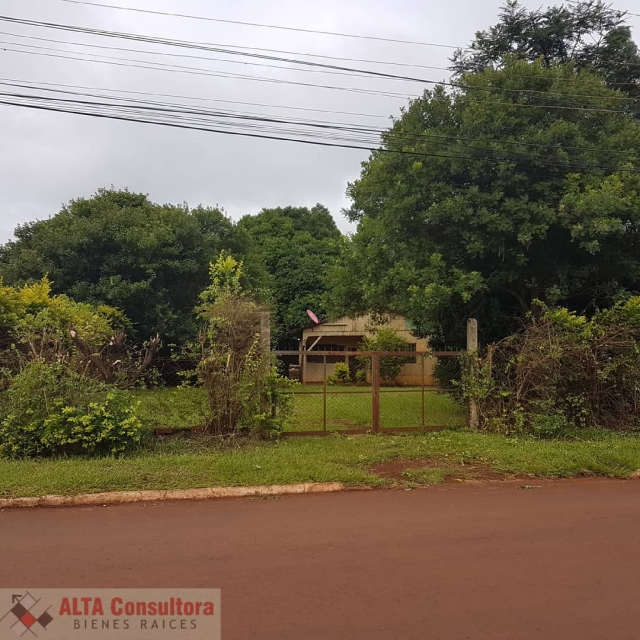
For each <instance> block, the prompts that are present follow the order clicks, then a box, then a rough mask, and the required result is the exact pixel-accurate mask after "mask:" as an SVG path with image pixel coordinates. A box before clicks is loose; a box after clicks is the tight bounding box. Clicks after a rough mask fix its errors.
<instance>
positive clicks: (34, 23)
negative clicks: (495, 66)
mask: <svg viewBox="0 0 640 640" xmlns="http://www.w3.org/2000/svg"><path fill="white" fill-rule="evenodd" d="M0 21H8V22H16V23H18V24H28V25H29V26H38V27H45V28H53V29H62V30H65V31H73V32H75V33H85V34H91V35H100V36H105V37H112V38H113V37H115V38H124V39H129V40H135V41H141V42H148V43H153V44H166V45H170V46H179V47H184V46H186V47H188V48H197V49H202V50H206V51H214V52H216V53H225V54H229V55H240V56H248V57H255V58H260V59H268V60H272V61H279V62H286V63H288V64H296V65H304V66H311V67H314V68H321V69H328V70H331V71H344V72H347V73H352V74H362V75H366V76H371V77H373V78H385V79H391V80H402V81H410V82H417V83H422V84H440V85H443V86H448V87H452V88H455V89H463V90H475V91H489V92H491V91H493V92H503V93H519V94H527V93H533V94H539V95H548V96H552V95H555V96H561V97H582V98H598V99H604V100H621V101H627V102H629V101H630V102H635V99H634V98H630V97H628V96H593V95H588V94H566V93H555V94H554V92H549V91H538V90H534V89H508V88H500V87H486V86H475V85H466V84H461V83H457V82H445V81H436V80H428V79H426V78H417V77H414V76H402V75H397V74H390V73H383V72H380V71H372V70H369V69H359V68H352V67H346V66H341V65H328V64H323V63H318V62H310V61H307V60H299V59H293V58H281V57H277V56H265V55H262V54H255V53H247V52H242V51H237V50H235V51H234V50H230V49H222V48H218V47H210V46H207V45H198V44H197V43H189V42H185V41H178V40H167V39H163V38H155V37H152V36H141V35H138V34H130V33H120V32H111V31H104V30H100V29H93V28H89V27H77V26H74V25H61V24H56V23H48V22H39V21H35V20H24V19H21V18H13V17H11V16H0ZM12 44H14V45H15V44H16V43H12ZM17 46H24V47H30V48H41V49H46V47H37V46H36V45H21V44H18V45H17ZM80 46H83V45H80ZM88 46H94V45H88ZM54 51H57V50H56V49H54ZM74 53H75V52H74ZM85 55H89V54H85ZM103 57H107V56H103ZM116 59H117V58H116ZM125 60H126V59H125ZM133 62H144V61H140V60H135V61H133ZM153 64H155V63H153ZM172 66H179V65H172ZM196 69H197V68H196ZM200 71H202V70H201V69H200ZM386 93H390V92H386ZM398 95H399V94H398Z"/></svg>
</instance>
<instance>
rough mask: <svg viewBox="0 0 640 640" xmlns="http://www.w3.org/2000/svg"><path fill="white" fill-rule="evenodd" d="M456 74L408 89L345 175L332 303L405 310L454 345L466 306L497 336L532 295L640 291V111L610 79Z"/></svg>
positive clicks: (514, 72)
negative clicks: (349, 231)
mask: <svg viewBox="0 0 640 640" xmlns="http://www.w3.org/2000/svg"><path fill="white" fill-rule="evenodd" d="M463 81H464V82H463V84H464V85H465V87H467V88H466V89H461V90H458V91H456V92H454V93H447V92H446V91H445V89H444V88H442V87H438V88H436V89H435V90H433V91H427V92H426V93H425V94H424V96H423V97H421V98H419V99H416V100H414V101H413V102H412V103H411V104H410V106H409V107H408V108H407V109H406V110H405V111H404V113H403V114H402V117H400V118H399V119H398V120H397V121H396V122H395V123H394V125H393V126H392V127H391V129H390V130H389V131H388V132H387V133H385V134H384V136H383V148H384V150H381V151H376V152H374V153H372V154H371V157H370V159H369V160H368V161H367V162H366V163H364V166H363V170H362V174H361V177H360V179H359V180H357V181H356V182H355V183H353V184H351V185H350V186H349V189H348V193H349V195H350V197H351V199H352V201H353V204H352V206H351V208H350V210H349V211H348V212H347V213H348V216H349V218H350V219H351V220H354V221H357V222H358V225H359V226H358V231H357V233H356V234H355V236H354V238H353V240H352V242H351V243H350V244H349V245H348V246H347V248H346V251H345V255H344V257H343V259H342V263H341V265H340V267H339V268H337V269H335V270H334V272H333V275H332V281H333V293H334V309H335V311H336V312H337V313H339V312H345V311H348V312H352V313H357V312H363V311H378V312H396V313H403V314H406V315H407V316H408V317H409V318H410V319H411V320H412V321H413V323H414V324H415V325H416V326H417V327H418V328H419V330H420V331H421V332H423V333H425V334H430V335H432V336H433V337H434V341H435V343H436V344H448V345H452V346H453V345H460V344H462V343H463V340H464V327H465V322H466V319H467V318H468V317H470V316H475V317H477V318H479V320H480V327H481V330H482V332H483V337H484V339H486V340H491V339H495V338H498V337H501V336H503V335H505V334H507V333H509V332H510V331H512V330H513V329H514V328H515V327H517V326H518V324H519V321H520V319H521V318H522V317H523V315H524V314H526V313H527V312H528V311H529V310H530V309H532V307H533V305H532V302H533V301H534V300H535V299H540V300H543V301H546V302H548V303H552V304H554V303H561V304H563V305H567V306H568V307H569V308H571V309H575V310H579V311H584V310H587V311H589V310H593V309H594V308H596V307H603V306H607V305H610V304H611V303H612V302H614V301H616V300H618V299H620V298H622V297H624V296H625V295H627V294H628V293H640V196H639V195H638V194H640V180H639V178H640V175H639V173H638V172H639V171H640V166H639V164H638V157H637V149H638V148H639V147H640V122H638V120H636V119H634V118H633V117H632V116H631V115H628V112H626V111H624V110H622V109H619V108H618V107H617V106H616V105H617V99H618V98H619V97H620V93H619V92H615V91H612V90H610V89H609V88H607V87H606V85H605V82H604V80H603V78H602V77H601V76H600V75H598V74H596V73H592V72H589V71H582V72H580V73H576V72H575V69H574V68H573V66H572V65H551V66H547V65H546V64H545V63H544V62H542V61H537V62H527V61H524V60H521V59H518V58H515V59H514V58H511V59H509V60H505V61H504V62H503V64H502V65H501V68H500V69H493V68H491V67H487V68H486V69H484V70H483V71H481V72H476V73H469V74H465V75H464V76H463ZM538 92H539V93H538ZM576 95H581V96H585V97H584V98H582V99H580V102H581V103H583V102H584V103H586V104H582V105H581V106H577V105H576V103H575V96H576ZM550 96H555V99H554V100H552V101H550ZM587 96H588V97H587ZM554 105H556V106H554Z"/></svg>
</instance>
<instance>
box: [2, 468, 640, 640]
mask: <svg viewBox="0 0 640 640" xmlns="http://www.w3.org/2000/svg"><path fill="white" fill-rule="evenodd" d="M531 484H541V485H542V487H541V488H538V489H530V490H521V489H518V488H517V486H518V485H517V484H511V483H501V484H499V485H498V484H495V485H485V486H445V487H442V488H430V489H424V490H416V491H375V492H352V493H346V494H330V495H317V496H300V497H290V498H281V499H278V500H273V499H271V500H233V501H214V502H206V503H165V504H157V505H146V506H142V505H128V506H122V507H106V508H99V507H98V508H86V509H50V510H25V511H9V510H7V511H4V512H2V513H0V545H1V549H2V559H1V564H0V587H31V588H37V587H81V586H84V587H221V588H222V590H223V591H222V628H223V638H224V640H247V639H251V638H256V639H257V638H260V639H265V640H271V639H276V638H278V639H281V640H339V639H345V640H361V639H362V640H365V639H366V640H382V639H384V640H389V639H396V638H398V639H403V640H414V639H415V640H461V639H467V638H469V639H471V640H484V639H491V640H496V639H504V640H525V639H526V640H529V639H533V638H535V639H540V640H556V639H557V640H573V639H576V640H578V639H579V640H591V639H593V640H606V639H611V640H626V639H629V640H632V639H633V640H635V639H637V638H640V482H638V481H635V482H634V481H626V482H625V481H608V480H578V481H565V482H556V483H543V482H531Z"/></svg>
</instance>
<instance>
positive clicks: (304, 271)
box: [238, 204, 341, 347]
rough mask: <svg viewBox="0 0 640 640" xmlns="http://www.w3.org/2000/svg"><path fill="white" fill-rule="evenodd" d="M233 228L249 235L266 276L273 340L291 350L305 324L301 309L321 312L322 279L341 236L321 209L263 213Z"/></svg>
mask: <svg viewBox="0 0 640 640" xmlns="http://www.w3.org/2000/svg"><path fill="white" fill-rule="evenodd" d="M238 226H239V227H240V228H241V229H244V230H246V231H247V232H248V233H249V234H250V236H251V238H252V239H253V242H254V244H255V246H256V249H257V251H258V254H259V256H260V258H261V259H262V261H263V263H264V265H265V267H266V270H267V272H268V274H269V276H270V281H269V288H270V290H271V298H272V300H273V302H274V306H275V314H274V320H275V322H274V323H273V338H274V341H275V342H277V343H278V344H279V345H280V346H281V347H292V346H293V343H292V342H291V337H292V332H294V331H295V330H296V329H299V328H301V327H303V326H304V325H305V324H306V322H307V321H308V319H307V315H306V310H307V309H313V310H314V311H315V312H316V313H318V314H323V313H324V312H325V300H324V297H325V293H326V285H325V275H326V272H327V269H328V268H329V267H330V266H332V265H333V264H334V263H335V260H336V258H337V256H338V254H339V252H340V246H341V234H340V231H339V230H338V228H337V227H336V224H335V222H334V220H333V218H332V217H331V214H330V213H329V211H328V209H327V208H326V207H323V206H322V205H320V204H318V205H316V206H315V207H313V208H312V209H308V208H306V207H282V208H281V207H278V208H277V209H263V210H262V211H261V212H260V213H259V214H258V215H256V216H245V217H244V218H242V220H240V222H239V223H238Z"/></svg>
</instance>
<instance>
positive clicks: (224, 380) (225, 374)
mask: <svg viewBox="0 0 640 640" xmlns="http://www.w3.org/2000/svg"><path fill="white" fill-rule="evenodd" d="M210 275H211V284H210V286H209V287H208V288H207V289H205V291H204V292H203V293H202V295H201V301H202V303H201V305H200V306H199V307H198V315H199V317H200V318H201V319H202V320H203V321H204V322H205V327H204V329H203V330H202V331H201V332H200V340H199V350H200V354H201V355H200V361H199V364H198V367H197V374H198V377H199V379H200V380H201V381H202V383H203V385H204V387H205V389H206V390H207V395H208V398H209V409H210V414H209V416H208V420H207V423H208V429H209V431H210V433H212V434H215V435H228V434H231V433H238V432H243V431H244V432H247V431H248V432H253V433H258V434H260V435H269V434H273V433H277V432H279V431H281V430H282V425H283V423H284V421H285V420H286V418H287V416H288V414H289V412H290V408H291V406H292V396H291V386H292V384H293V383H292V382H291V381H289V380H288V379H287V378H284V377H282V376H280V375H279V374H278V372H277V370H276V367H275V363H274V362H273V361H272V356H271V353H270V345H269V344H268V343H264V342H261V338H260V323H261V314H263V313H265V312H266V309H265V307H264V306H262V305H260V304H259V303H258V302H256V301H254V300H252V299H251V298H250V297H249V296H248V295H247V294H246V293H245V292H243V290H242V285H241V278H242V263H241V262H238V261H237V260H235V259H234V258H233V257H232V256H230V255H225V254H224V253H221V254H220V256H219V257H218V260H217V261H216V262H215V263H212V265H211V272H210Z"/></svg>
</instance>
